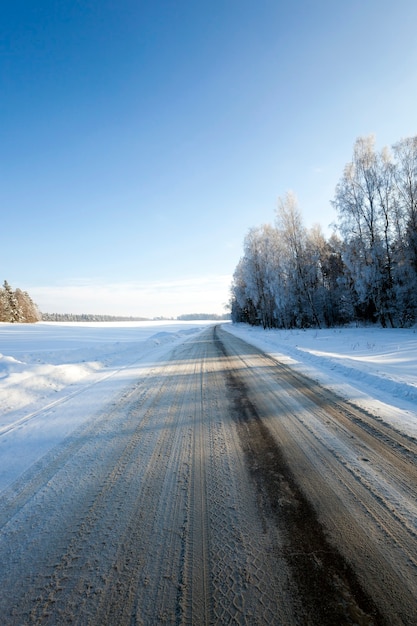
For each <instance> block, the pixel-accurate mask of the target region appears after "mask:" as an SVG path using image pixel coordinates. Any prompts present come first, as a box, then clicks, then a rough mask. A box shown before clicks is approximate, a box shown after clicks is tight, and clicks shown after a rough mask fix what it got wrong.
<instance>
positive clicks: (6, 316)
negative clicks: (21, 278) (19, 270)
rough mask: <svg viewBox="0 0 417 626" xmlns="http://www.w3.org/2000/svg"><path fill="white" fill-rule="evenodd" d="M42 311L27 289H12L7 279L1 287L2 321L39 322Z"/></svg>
mask: <svg viewBox="0 0 417 626" xmlns="http://www.w3.org/2000/svg"><path fill="white" fill-rule="evenodd" d="M40 319H41V313H40V312H39V310H38V307H37V306H36V304H35V303H34V302H33V300H32V298H31V297H30V296H29V294H28V293H27V292H26V291H22V290H21V289H12V287H11V286H10V285H9V283H8V282H7V280H5V281H4V283H3V287H0V322H8V323H14V322H20V323H22V322H23V323H25V322H26V323H33V322H39V320H40Z"/></svg>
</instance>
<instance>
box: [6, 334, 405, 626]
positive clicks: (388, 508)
mask: <svg viewBox="0 0 417 626" xmlns="http://www.w3.org/2000/svg"><path fill="white" fill-rule="evenodd" d="M86 411H88V407H86ZM416 459H417V445H416V442H415V441H413V440H411V439H407V438H406V437H404V435H401V434H399V433H398V432H396V431H394V430H392V429H390V428H388V427H387V426H386V425H384V424H383V423H382V422H381V421H380V420H378V419H376V418H375V417H372V416H370V415H367V414H366V413H364V412H363V411H360V410H359V409H357V408H356V407H355V406H354V402H353V401H352V402H346V401H343V400H342V399H340V398H338V397H337V396H335V395H333V394H331V393H330V392H329V391H326V390H325V389H323V388H321V387H319V386H318V385H317V384H316V383H314V382H313V381H311V380H308V379H307V378H305V377H303V376H302V375H300V374H299V373H295V372H294V371H291V370H290V369H289V368H288V367H287V366H285V365H283V364H281V363H279V362H277V361H276V360H273V359H272V358H271V357H268V356H266V355H264V354H262V353H260V352H259V351H258V350H257V349H256V348H253V347H251V346H249V345H248V344H246V343H245V342H243V341H241V340H240V339H238V338H236V337H234V336H233V335H231V334H228V333H227V332H226V331H225V330H224V329H221V328H220V327H209V328H208V329H206V330H205V331H204V332H203V333H202V334H200V335H198V337H194V338H192V339H190V340H188V341H187V342H185V343H183V344H181V345H180V346H178V347H177V348H175V350H174V351H173V352H172V354H171V356H170V358H169V360H168V361H165V362H160V363H158V364H155V366H154V367H153V368H152V369H150V370H149V371H148V372H147V373H146V374H145V375H144V376H143V377H141V378H140V379H139V380H138V381H137V382H136V383H135V384H134V385H133V386H131V387H128V388H126V389H125V390H124V393H123V395H121V396H119V397H116V398H114V400H113V401H112V402H111V404H107V405H105V406H104V407H103V410H102V411H100V413H98V414H95V415H92V416H91V417H89V419H88V420H86V421H85V423H84V425H83V427H82V428H79V429H78V430H77V431H76V432H74V433H73V434H72V435H71V436H70V437H68V438H67V439H66V440H65V441H64V442H63V444H62V445H59V446H57V447H55V448H54V449H53V450H52V451H51V452H49V453H48V454H47V455H46V456H45V457H43V459H41V461H40V462H39V463H37V464H36V466H34V467H32V468H31V469H30V470H29V471H28V472H26V473H25V474H24V475H23V476H22V477H21V478H20V479H19V480H18V481H17V482H16V483H14V484H13V485H12V487H11V488H9V489H8V490H6V491H5V492H4V493H3V494H2V498H1V508H0V563H1V570H0V616H1V617H0V620H1V624H4V625H7V626H14V625H18V626H22V625H26V624H28V625H35V624H39V625H40V624H42V625H54V626H57V625H61V624H79V625H82V626H84V625H97V626H105V625H111V626H124V625H129V626H133V625H139V624H144V625H148V624H149V625H153V624H178V625H180V624H195V625H205V624H248V625H252V624H254V625H256V624H259V625H261V624H265V625H266V624H268V625H270V624H277V625H279V624H282V625H285V626H292V625H299V624H300V625H320V626H327V625H329V626H330V625H331V626H337V625H339V624H346V625H347V624H352V625H353V624H359V625H361V626H364V625H366V626H369V625H371V624H374V625H379V624H386V625H388V624H389V625H390V626H395V625H397V624H398V625H400V624H401V625H410V626H411V625H415V624H416V623H417V541H416V538H417V505H416V502H417V463H416Z"/></svg>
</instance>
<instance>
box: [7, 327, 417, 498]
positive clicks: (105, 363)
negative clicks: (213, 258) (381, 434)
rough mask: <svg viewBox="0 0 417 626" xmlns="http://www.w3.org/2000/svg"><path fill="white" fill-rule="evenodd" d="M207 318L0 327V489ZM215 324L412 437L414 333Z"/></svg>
mask: <svg viewBox="0 0 417 626" xmlns="http://www.w3.org/2000/svg"><path fill="white" fill-rule="evenodd" d="M210 323H211V324H212V323H214V322H201V321H198V322H174V321H173V322H166V321H164V322H134V323H85V324H82V323H73V324H70V323H66V324H62V323H39V324H35V325H15V324H0V490H2V489H4V488H5V487H6V486H8V485H9V484H10V483H11V482H13V480H15V479H16V478H17V477H18V476H19V475H20V474H21V473H22V472H23V471H25V470H26V469H27V468H28V467H30V465H32V464H33V463H34V462H35V461H36V460H38V459H39V458H40V457H41V456H43V455H44V454H45V453H46V452H47V451H48V450H49V449H51V448H52V447H53V446H54V445H56V444H57V443H59V442H60V441H62V439H63V438H64V437H66V436H67V435H69V434H70V433H71V432H72V431H73V430H74V429H76V428H77V427H78V426H80V425H81V424H82V423H83V422H84V421H85V420H86V419H87V418H88V417H90V416H91V415H93V414H94V413H96V412H97V411H99V410H100V407H101V406H103V405H104V404H105V403H108V402H110V401H111V400H112V398H114V397H115V396H116V395H117V394H119V393H121V392H122V390H123V388H124V387H126V386H127V385H129V384H131V383H132V382H133V381H134V380H136V379H137V378H138V377H140V376H141V374H143V372H144V370H145V369H146V370H147V369H149V368H152V366H154V365H155V363H156V362H158V361H159V360H161V359H163V358H164V356H166V355H167V354H168V353H169V352H170V351H171V349H172V348H173V347H174V346H175V345H178V344H179V343H181V342H182V341H184V340H185V339H187V338H189V336H190V334H194V333H198V332H200V331H201V330H202V329H204V328H205V327H206V326H207V324H210ZM223 327H224V328H225V329H227V330H228V331H229V332H232V333H233V334H236V335H238V336H240V337H241V338H243V339H245V340H247V341H249V342H250V343H253V344H255V345H257V346H259V347H260V348H262V349H263V350H265V351H266V352H269V353H271V354H272V355H274V356H277V357H279V358H281V359H285V360H286V362H288V363H291V364H292V365H294V367H297V368H301V369H302V370H303V371H304V372H305V373H307V374H309V375H310V376H312V377H313V378H314V379H316V380H318V381H320V382H321V383H323V384H325V385H327V386H330V387H331V388H334V389H335V390H337V391H338V392H339V393H341V394H343V395H344V396H345V397H348V398H350V399H351V400H352V401H354V402H355V403H357V404H360V405H361V406H364V407H366V408H367V409H368V410H370V411H372V412H373V413H377V414H378V415H379V416H380V417H381V418H382V419H384V420H387V421H389V422H390V423H391V424H393V425H395V427H396V428H398V429H400V430H402V431H404V432H406V433H408V434H410V435H411V436H413V437H416V438H417V329H415V328H414V329H394V330H391V329H389V330H388V329H378V328H367V329H363V328H342V329H325V330H307V331H277V330H274V331H263V330H262V329H259V328H250V327H248V326H245V325H232V324H229V323H226V324H223Z"/></svg>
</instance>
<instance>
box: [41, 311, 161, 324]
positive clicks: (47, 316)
mask: <svg viewBox="0 0 417 626" xmlns="http://www.w3.org/2000/svg"><path fill="white" fill-rule="evenodd" d="M148 319H149V318H147V317H124V316H117V315H94V314H92V313H91V314H90V313H80V314H77V313H42V321H43V322H146V321H147V320H148Z"/></svg>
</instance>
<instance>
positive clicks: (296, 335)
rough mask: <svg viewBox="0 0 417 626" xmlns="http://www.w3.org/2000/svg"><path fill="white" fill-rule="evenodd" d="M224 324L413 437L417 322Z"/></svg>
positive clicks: (416, 428) (416, 401) (416, 433)
mask: <svg viewBox="0 0 417 626" xmlns="http://www.w3.org/2000/svg"><path fill="white" fill-rule="evenodd" d="M225 328H226V329H227V330H228V331H229V332H232V333H233V334H234V335H237V336H239V337H241V338H242V339H244V340H245V341H247V342H249V343H251V344H253V345H256V346H258V347H259V348H261V349H262V350H263V351H264V352H267V353H268V354H271V355H272V356H273V357H274V358H277V359H280V360H282V361H285V362H287V363H288V364H291V366H292V367H295V368H297V369H299V370H300V371H302V372H303V373H305V374H307V375H308V376H310V377H311V378H313V379H314V380H316V381H318V382H320V383H321V384H323V385H325V386H326V387H329V388H331V389H333V390H334V391H336V392H337V393H339V394H340V395H342V396H343V397H345V398H348V399H350V400H351V401H352V402H354V403H355V404H356V405H359V406H361V407H363V408H365V409H366V410H367V411H369V412H371V413H372V414H374V415H377V416H378V417H379V418H381V419H383V420H384V421H386V422H388V423H390V424H391V425H392V426H394V427H395V428H397V429H398V430H401V432H405V433H406V434H408V435H409V436H411V437H415V438H417V328H410V329H400V328H395V329H383V328H376V327H367V328H357V327H349V328H330V329H308V330H263V329H261V328H258V327H251V326H248V325H246V324H236V325H232V324H229V325H227V326H225Z"/></svg>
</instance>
